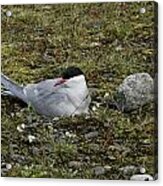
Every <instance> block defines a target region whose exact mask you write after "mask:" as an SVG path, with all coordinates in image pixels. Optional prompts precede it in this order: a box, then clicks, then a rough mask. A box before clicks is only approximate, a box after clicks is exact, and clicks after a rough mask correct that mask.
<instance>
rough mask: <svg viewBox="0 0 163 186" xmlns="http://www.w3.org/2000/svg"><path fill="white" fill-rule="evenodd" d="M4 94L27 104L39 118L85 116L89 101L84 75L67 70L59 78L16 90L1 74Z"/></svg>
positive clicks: (13, 83)
mask: <svg viewBox="0 0 163 186" xmlns="http://www.w3.org/2000/svg"><path fill="white" fill-rule="evenodd" d="M1 83H2V84H3V85H4V87H5V88H6V89H7V91H6V93H7V94H8V95H12V96H14V97H17V98H19V99H21V100H22V101H24V102H25V103H27V104H30V105H31V106H32V107H33V108H34V109H35V110H36V111H37V112H38V113H39V114H42V115H45V116H49V117H55V116H71V115H80V114H82V113H88V109H89V105H90V102H91V98H90V95H89V90H88V88H87V84H86V79H85V76H84V73H83V72H82V71H81V70H80V69H79V68H77V67H68V68H67V69H66V70H65V71H64V72H63V74H62V76H61V77H59V78H55V79H48V80H44V81H41V82H39V83H36V84H27V85H26V86H20V85H18V84H16V83H15V82H13V81H12V80H10V79H9V78H8V77H7V76H5V75H3V74H1Z"/></svg>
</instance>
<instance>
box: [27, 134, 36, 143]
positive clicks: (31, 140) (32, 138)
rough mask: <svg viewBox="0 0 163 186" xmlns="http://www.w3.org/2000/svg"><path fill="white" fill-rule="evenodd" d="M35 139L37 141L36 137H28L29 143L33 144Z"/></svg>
mask: <svg viewBox="0 0 163 186" xmlns="http://www.w3.org/2000/svg"><path fill="white" fill-rule="evenodd" d="M35 139H36V137H35V136H32V135H28V141H29V143H32V142H33V141H34V140H35Z"/></svg>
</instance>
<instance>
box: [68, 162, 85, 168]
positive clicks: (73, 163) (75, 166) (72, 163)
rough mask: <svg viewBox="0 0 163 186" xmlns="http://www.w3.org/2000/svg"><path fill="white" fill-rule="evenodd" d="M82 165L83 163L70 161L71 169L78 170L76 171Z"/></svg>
mask: <svg viewBox="0 0 163 186" xmlns="http://www.w3.org/2000/svg"><path fill="white" fill-rule="evenodd" d="M82 165H83V163H82V162H80V161H70V162H69V164H68V166H69V167H71V168H76V169H78V168H80V167H81V166H82Z"/></svg>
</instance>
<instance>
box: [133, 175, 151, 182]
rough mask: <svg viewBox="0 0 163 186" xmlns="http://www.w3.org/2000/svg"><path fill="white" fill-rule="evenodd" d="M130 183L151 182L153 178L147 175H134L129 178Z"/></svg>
mask: <svg viewBox="0 0 163 186" xmlns="http://www.w3.org/2000/svg"><path fill="white" fill-rule="evenodd" d="M130 180H132V181H153V180H154V179H153V177H152V176H151V175H149V174H135V175H133V176H131V177H130Z"/></svg>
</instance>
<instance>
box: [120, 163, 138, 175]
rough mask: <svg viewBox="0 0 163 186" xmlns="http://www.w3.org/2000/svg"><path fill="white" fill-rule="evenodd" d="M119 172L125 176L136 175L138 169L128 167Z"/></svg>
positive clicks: (132, 166) (131, 166)
mask: <svg viewBox="0 0 163 186" xmlns="http://www.w3.org/2000/svg"><path fill="white" fill-rule="evenodd" d="M119 170H120V171H122V172H123V174H124V175H132V174H134V173H136V171H137V170H138V168H137V167H135V166H134V165H128V166H126V167H121V168H120V169H119Z"/></svg>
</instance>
